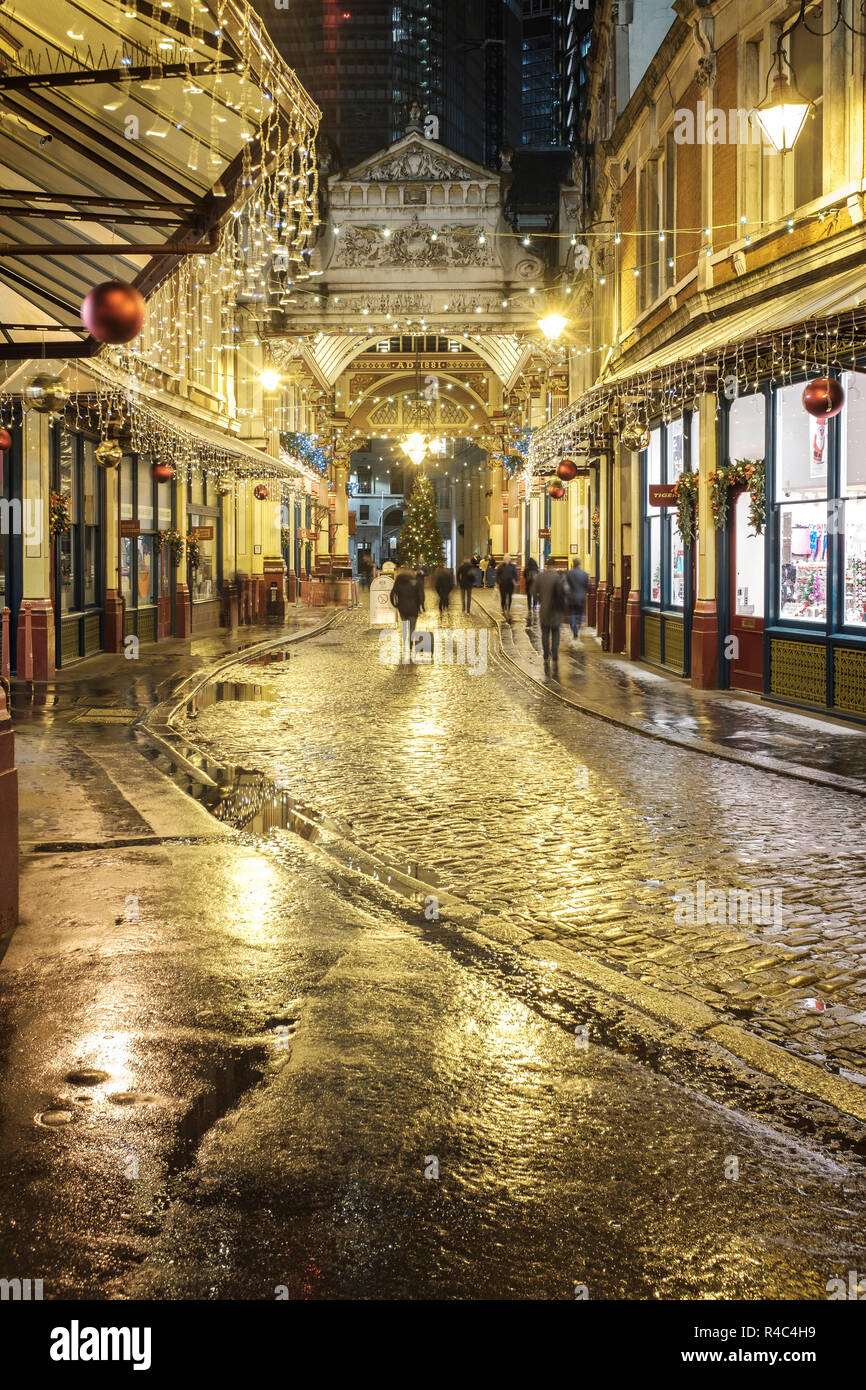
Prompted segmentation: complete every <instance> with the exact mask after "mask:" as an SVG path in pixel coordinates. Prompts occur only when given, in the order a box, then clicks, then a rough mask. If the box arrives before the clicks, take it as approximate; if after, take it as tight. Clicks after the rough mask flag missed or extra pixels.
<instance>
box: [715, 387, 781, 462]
mask: <svg viewBox="0 0 866 1390" xmlns="http://www.w3.org/2000/svg"><path fill="white" fill-rule="evenodd" d="M801 412H802V406H801ZM766 417H767V403H766V401H765V399H764V396H763V395H762V394H761V393H760V392H755V393H754V395H751V396H737V398H736V400H734V401H732V402H731V410H730V414H729V416H728V460H729V462H731V463H733V462H734V461H735V460H736V459H762V458H763V457H764V454H765V453H766ZM695 420H696V417H695V416H694V415H693V416H692V428H694V426H695ZM693 467H694V465H693Z"/></svg>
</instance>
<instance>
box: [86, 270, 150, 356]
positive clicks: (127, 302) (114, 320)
mask: <svg viewBox="0 0 866 1390" xmlns="http://www.w3.org/2000/svg"><path fill="white" fill-rule="evenodd" d="M146 313H147V307H146V305H145V302H144V300H143V299H142V297H141V295H140V294H139V292H138V290H137V289H136V288H135V286H134V285H125V284H124V283H123V281H122V280H106V281H105V282H104V284H102V285H97V286H96V287H95V288H94V289H92V290H89V291H88V293H87V294H86V295H85V296H84V299H83V301H82V304H81V322H82V323H83V324H84V327H85V328H86V329H87V330H88V332H89V333H90V335H91V337H93V338H95V339H96V341H97V342H98V343H129V342H131V341H132V339H133V338H136V337H137V336H138V334H139V333H140V332H141V330H142V327H143V326H144V319H145V314H146Z"/></svg>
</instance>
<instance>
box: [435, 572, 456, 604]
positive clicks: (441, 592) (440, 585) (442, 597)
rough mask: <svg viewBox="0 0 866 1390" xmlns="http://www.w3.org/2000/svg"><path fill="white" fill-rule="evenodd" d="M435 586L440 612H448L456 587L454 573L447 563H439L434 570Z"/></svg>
mask: <svg viewBox="0 0 866 1390" xmlns="http://www.w3.org/2000/svg"><path fill="white" fill-rule="evenodd" d="M433 588H434V589H435V590H436V593H437V594H438V596H439V612H440V613H447V612H448V605H449V604H450V602H451V590H452V589H453V588H454V574H453V571H452V570H450V569H448V567H447V566H446V565H437V567H436V569H435V570H434V571H433Z"/></svg>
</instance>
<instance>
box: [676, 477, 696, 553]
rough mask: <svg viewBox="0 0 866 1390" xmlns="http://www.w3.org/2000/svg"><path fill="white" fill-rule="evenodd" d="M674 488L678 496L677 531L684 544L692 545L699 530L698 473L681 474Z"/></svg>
mask: <svg viewBox="0 0 866 1390" xmlns="http://www.w3.org/2000/svg"><path fill="white" fill-rule="evenodd" d="M674 486H675V488H676V494H677V529H678V530H679V533H680V535H681V536H682V538H683V544H684V545H692V544H693V543H694V539H695V534H696V532H697V529H698V475H697V473H688V472H685V473H681V474H680V476H679V477H678V478H677V480H676V483H675V484H674Z"/></svg>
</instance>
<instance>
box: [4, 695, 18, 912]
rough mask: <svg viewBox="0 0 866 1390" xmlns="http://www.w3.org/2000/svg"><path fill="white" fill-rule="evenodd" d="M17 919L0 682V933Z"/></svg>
mask: <svg viewBox="0 0 866 1390" xmlns="http://www.w3.org/2000/svg"><path fill="white" fill-rule="evenodd" d="M17 921H18V772H17V769H16V767H15V735H14V734H13V732H12V720H11V719H10V717H9V711H8V709H7V707H6V691H5V689H4V688H3V686H2V685H0V934H2V933H4V932H8V931H11V929H12V928H13V927H14V926H15V923H16V922H17Z"/></svg>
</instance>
